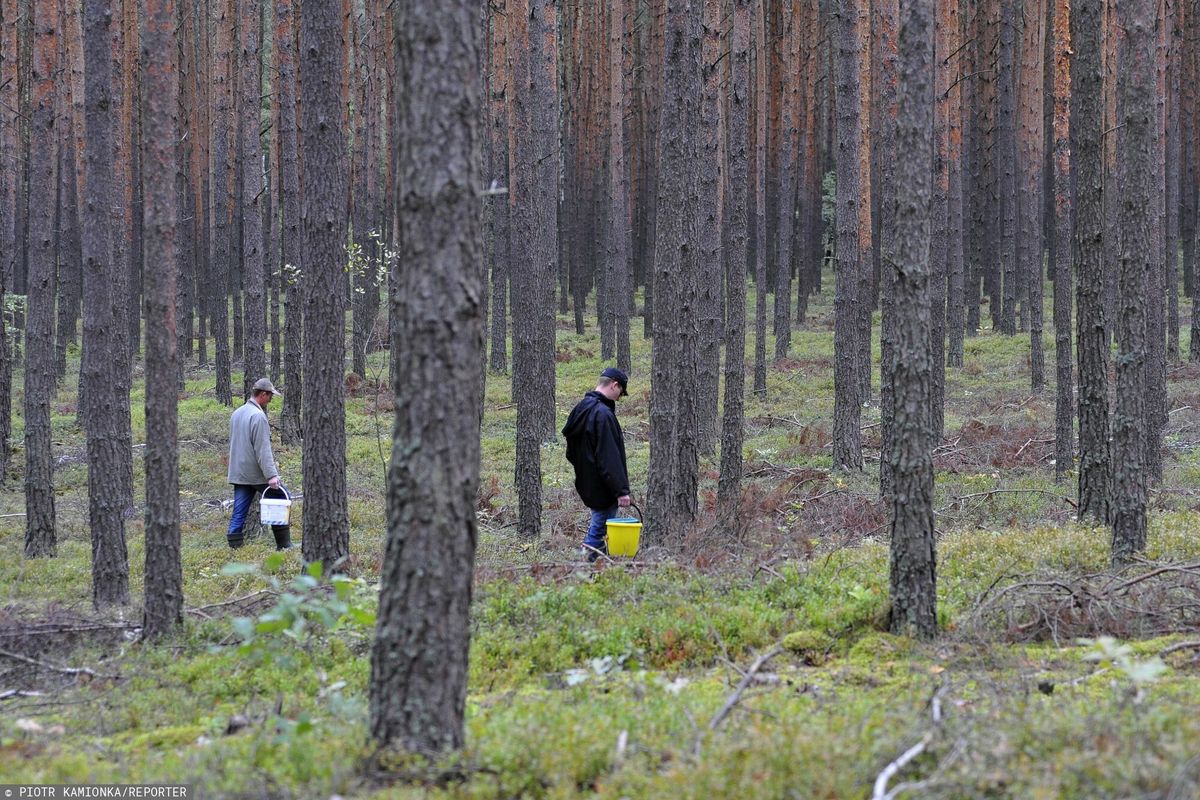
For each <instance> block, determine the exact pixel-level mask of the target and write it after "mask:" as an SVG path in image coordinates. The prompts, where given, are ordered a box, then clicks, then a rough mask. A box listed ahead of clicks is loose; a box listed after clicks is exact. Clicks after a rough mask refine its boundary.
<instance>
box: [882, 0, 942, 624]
mask: <svg viewBox="0 0 1200 800" xmlns="http://www.w3.org/2000/svg"><path fill="white" fill-rule="evenodd" d="M899 52H900V63H899V75H900V89H899V109H900V110H899V114H898V115H897V120H896V151H895V152H896V173H895V175H896V222H895V231H896V233H895V239H894V243H895V250H894V252H895V262H894V267H893V269H894V272H895V274H894V277H893V282H892V287H893V291H894V293H895V303H896V312H895V313H896V334H897V335H896V354H895V358H896V362H895V366H894V368H893V371H892V380H893V389H892V390H893V393H894V397H895V423H896V437H895V445H894V447H893V449H892V451H891V452H890V453H887V454H885V456H886V457H887V458H888V459H889V460H890V461H891V464H892V473H893V475H894V481H895V484H894V487H893V489H894V492H893V495H892V498H891V515H890V516H891V569H890V588H891V600H892V609H891V626H890V627H891V630H892V632H893V633H898V634H905V635H909V636H917V637H920V638H922V639H931V638H933V637H934V636H935V635H936V634H937V609H936V603H937V580H936V575H935V563H936V556H935V554H934V538H933V537H934V530H933V486H934V477H933V459H932V457H931V452H932V440H931V437H930V431H929V410H928V408H929V403H930V402H931V399H932V398H931V394H932V391H931V389H932V387H931V380H930V372H931V369H930V348H929V327H930V318H929V316H930V308H929V247H930V243H929V231H930V220H929V214H930V207H931V192H932V186H931V181H932V175H933V170H932V166H933V165H932V163H931V151H930V148H929V141H930V139H931V138H932V136H933V106H934V99H933V80H932V75H931V73H932V71H933V67H934V64H933V2H932V0H901V3H900V44H899Z"/></svg>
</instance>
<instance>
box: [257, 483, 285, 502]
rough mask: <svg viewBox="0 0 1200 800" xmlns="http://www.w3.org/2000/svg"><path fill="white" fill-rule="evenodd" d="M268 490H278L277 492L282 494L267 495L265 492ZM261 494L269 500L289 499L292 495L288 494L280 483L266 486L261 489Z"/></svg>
mask: <svg viewBox="0 0 1200 800" xmlns="http://www.w3.org/2000/svg"><path fill="white" fill-rule="evenodd" d="M268 492H278V493H279V494H281V495H283V497H274V496H268V494H267V493H268ZM262 496H263V497H265V498H267V499H270V500H291V499H292V496H291V495H290V494H288V490H287V488H285V487H284V485H283V484H282V483H281V484H279V485H278V486H268V487H267V488H266V489H263V493H262Z"/></svg>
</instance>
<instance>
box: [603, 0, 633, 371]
mask: <svg viewBox="0 0 1200 800" xmlns="http://www.w3.org/2000/svg"><path fill="white" fill-rule="evenodd" d="M608 25H609V33H608V36H609V39H608V56H609V64H608V70H609V109H608V111H609V119H608V127H609V150H608V169H609V175H608V185H609V198H610V203H611V206H610V208H609V211H608V232H607V237H606V238H607V239H608V266H609V269H610V271H609V273H608V280H607V289H608V294H609V298H608V300H609V302H610V303H611V308H612V324H613V338H614V339H615V340H616V355H617V366H618V367H619V368H620V369H622V370H624V371H625V372H626V374H628V372H629V370H630V367H631V366H632V356H631V355H630V352H629V308H630V306H631V305H632V304H633V296H632V293H631V292H630V290H629V283H630V279H631V274H632V270H631V269H630V266H631V265H630V242H629V230H630V218H629V165H628V164H627V163H626V161H625V149H626V148H625V74H624V72H625V61H624V57H623V52H622V42H623V40H624V32H625V2H624V0H610V6H609V23H608Z"/></svg>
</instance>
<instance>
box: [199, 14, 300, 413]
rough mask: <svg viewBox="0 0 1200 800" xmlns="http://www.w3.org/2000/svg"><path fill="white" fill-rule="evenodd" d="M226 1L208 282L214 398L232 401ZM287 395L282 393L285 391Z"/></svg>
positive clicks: (215, 18) (215, 101)
mask: <svg viewBox="0 0 1200 800" xmlns="http://www.w3.org/2000/svg"><path fill="white" fill-rule="evenodd" d="M229 3H230V0H215V2H214V3H213V5H212V19H211V22H210V25H211V28H212V33H211V34H210V35H211V36H212V39H213V61H212V66H211V70H210V77H211V79H212V82H211V85H210V89H209V91H210V100H209V102H210V103H211V108H212V113H211V117H210V119H211V128H210V129H211V137H212V147H211V154H212V160H211V166H210V169H211V173H212V177H211V192H212V200H211V201H210V202H211V207H212V232H211V234H210V237H211V238H210V241H211V243H212V250H211V256H210V258H209V270H210V273H211V279H210V286H209V292H210V295H209V319H210V320H211V324H212V335H213V338H214V339H215V340H216V341H215V346H214V350H215V351H216V373H217V375H216V378H217V382H216V392H217V402H219V403H223V404H225V405H227V406H228V405H232V404H233V385H232V377H231V375H230V371H231V364H230V353H229V278H230V271H231V269H230V264H231V261H232V253H231V251H230V244H231V234H230V231H231V227H232V226H231V225H230V215H231V213H232V209H230V205H229V196H230V188H229V187H230V183H231V181H230V152H229V109H230V96H231V89H230V71H229V66H230V64H229V62H230V58H229V52H230V48H231V47H232V46H233V36H232V33H231V28H232V26H233V20H232V18H231V15H230V9H229ZM285 397H286V395H285Z"/></svg>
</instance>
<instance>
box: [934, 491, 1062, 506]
mask: <svg viewBox="0 0 1200 800" xmlns="http://www.w3.org/2000/svg"><path fill="white" fill-rule="evenodd" d="M997 494H1044V495H1046V496H1047V497H1053V498H1055V499H1057V500H1062V501H1063V502H1064V503H1066V504H1067V505H1069V506H1070V507H1071V508H1074V509H1078V508H1079V504H1078V503H1076V502H1075V501H1074V500H1072V499H1071V498H1069V497H1065V496H1063V495H1061V494H1055V493H1054V492H1048V491H1046V490H1045V489H989V490H988V491H986V492H973V493H971V494H959V495H955V496H954V502H955V504H960V503H962V501H963V500H972V499H974V498H976V497H991V496H993V495H997Z"/></svg>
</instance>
